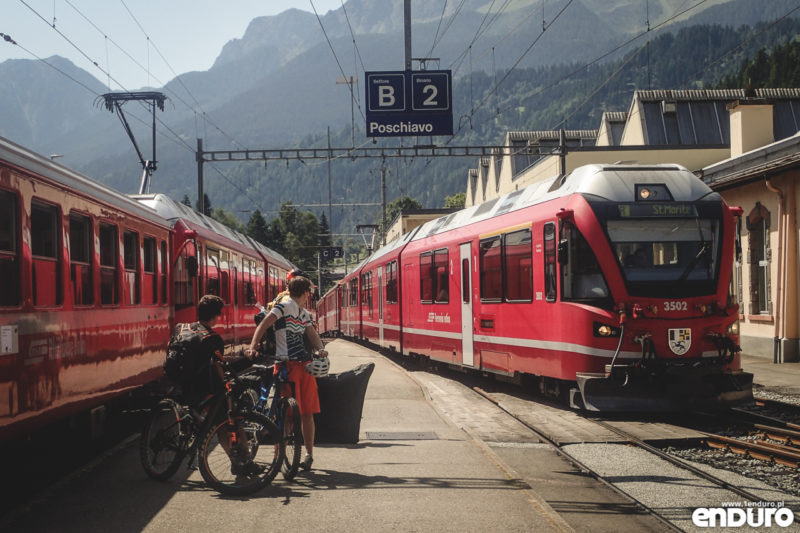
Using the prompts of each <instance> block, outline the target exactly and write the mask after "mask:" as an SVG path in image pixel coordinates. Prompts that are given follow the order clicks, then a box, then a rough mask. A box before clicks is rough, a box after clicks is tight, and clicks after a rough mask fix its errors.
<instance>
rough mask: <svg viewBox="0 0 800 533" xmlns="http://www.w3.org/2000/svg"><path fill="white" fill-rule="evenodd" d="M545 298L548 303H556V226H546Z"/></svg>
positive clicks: (550, 224)
mask: <svg viewBox="0 0 800 533" xmlns="http://www.w3.org/2000/svg"><path fill="white" fill-rule="evenodd" d="M543 233H544V297H545V299H546V300H547V301H548V302H555V301H556V290H557V288H556V285H557V283H558V280H557V279H556V225H555V224H554V223H553V222H548V223H547V224H545V225H544V229H543Z"/></svg>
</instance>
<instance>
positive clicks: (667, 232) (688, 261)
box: [606, 218, 720, 297]
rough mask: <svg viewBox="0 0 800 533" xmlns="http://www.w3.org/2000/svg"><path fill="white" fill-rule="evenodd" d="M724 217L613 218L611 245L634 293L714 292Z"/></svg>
mask: <svg viewBox="0 0 800 533" xmlns="http://www.w3.org/2000/svg"><path fill="white" fill-rule="evenodd" d="M719 226H720V222H719V221H718V220H716V219H710V218H640V219H621V220H608V221H607V225H606V229H607V231H608V236H609V238H610V240H611V247H612V250H613V251H614V255H615V256H616V258H617V262H618V263H619V266H620V268H621V269H622V274H623V277H624V278H625V282H626V285H627V288H628V293H629V294H631V295H632V296H645V297H687V296H699V295H707V294H713V293H714V292H715V290H716V279H717V276H718V271H719V239H720V229H719Z"/></svg>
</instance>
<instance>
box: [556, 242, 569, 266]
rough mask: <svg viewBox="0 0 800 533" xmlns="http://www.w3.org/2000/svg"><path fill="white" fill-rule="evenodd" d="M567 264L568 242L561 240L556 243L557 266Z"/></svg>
mask: <svg viewBox="0 0 800 533" xmlns="http://www.w3.org/2000/svg"><path fill="white" fill-rule="evenodd" d="M567 263H569V241H568V240H567V239H561V240H560V241H558V264H559V265H566V264H567Z"/></svg>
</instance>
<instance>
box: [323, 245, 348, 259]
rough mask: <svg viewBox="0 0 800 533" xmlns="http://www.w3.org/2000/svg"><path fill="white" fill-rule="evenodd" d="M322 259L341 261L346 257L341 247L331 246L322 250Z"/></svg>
mask: <svg viewBox="0 0 800 533" xmlns="http://www.w3.org/2000/svg"><path fill="white" fill-rule="evenodd" d="M320 254H321V255H322V259H340V258H342V257H344V249H343V248H342V247H341V246H329V247H328V248H322V249H320Z"/></svg>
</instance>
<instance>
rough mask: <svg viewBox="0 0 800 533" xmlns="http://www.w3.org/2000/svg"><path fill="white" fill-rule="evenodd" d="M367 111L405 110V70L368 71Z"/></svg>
mask: <svg viewBox="0 0 800 533" xmlns="http://www.w3.org/2000/svg"><path fill="white" fill-rule="evenodd" d="M366 78H367V111H369V112H371V113H372V112H376V111H378V112H381V111H386V112H390V111H405V109H406V81H405V73H403V72H372V73H369V72H367V73H366Z"/></svg>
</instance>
